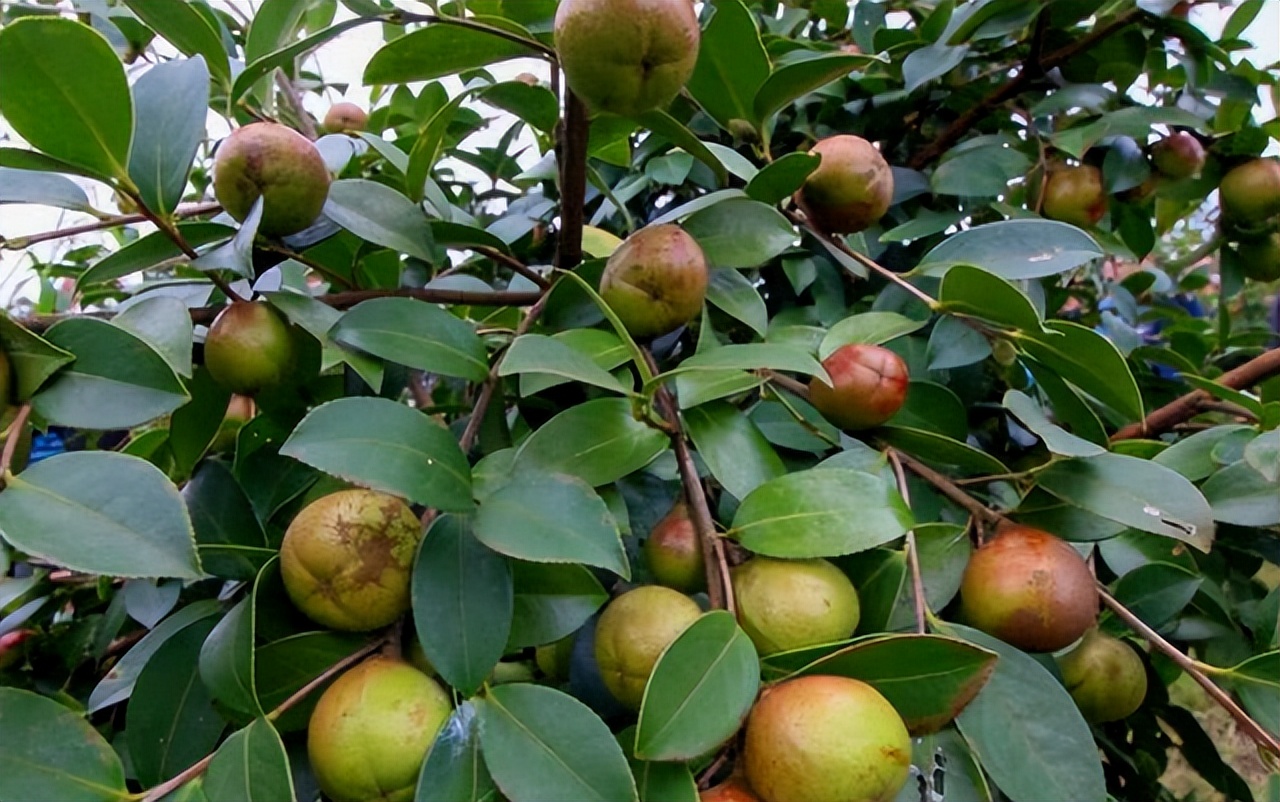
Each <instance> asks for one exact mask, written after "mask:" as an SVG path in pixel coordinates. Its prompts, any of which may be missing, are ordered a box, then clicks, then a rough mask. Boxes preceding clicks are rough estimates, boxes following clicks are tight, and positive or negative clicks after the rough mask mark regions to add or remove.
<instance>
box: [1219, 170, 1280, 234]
mask: <svg viewBox="0 0 1280 802" xmlns="http://www.w3.org/2000/svg"><path fill="white" fill-rule="evenodd" d="M1218 198H1219V200H1220V201H1221V203H1222V215H1223V217H1225V218H1226V219H1227V221H1228V222H1230V223H1234V224H1237V225H1242V226H1245V227H1253V226H1256V225H1259V224H1261V223H1265V222H1266V221H1267V219H1268V218H1270V217H1275V216H1276V215H1277V214H1280V161H1276V160H1275V159H1254V160H1253V161H1249V162H1245V163H1244V164H1242V165H1240V166H1239V167H1236V168H1235V169H1233V170H1231V171H1230V172H1229V173H1227V174H1226V175H1224V176H1223V177H1222V183H1221V184H1219V185H1218Z"/></svg>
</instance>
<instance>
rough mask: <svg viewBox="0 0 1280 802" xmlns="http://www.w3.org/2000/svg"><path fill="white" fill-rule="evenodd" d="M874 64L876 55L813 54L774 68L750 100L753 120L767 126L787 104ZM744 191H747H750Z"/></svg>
mask: <svg viewBox="0 0 1280 802" xmlns="http://www.w3.org/2000/svg"><path fill="white" fill-rule="evenodd" d="M876 61H877V58H876V57H875V56H862V55H851V54H848V53H821V54H817V53H815V54H813V55H812V56H810V57H809V58H805V59H802V60H796V61H789V62H787V63H786V64H783V65H781V66H780V67H778V68H777V69H775V70H774V71H773V74H772V75H770V76H769V77H768V78H767V79H765V81H764V83H763V84H761V85H760V88H759V90H757V91H756V96H755V99H754V100H753V101H752V110H753V111H754V112H755V117H754V120H755V121H756V122H757V123H760V124H762V125H764V124H767V123H768V121H769V118H770V117H771V116H773V114H774V113H775V112H777V111H779V110H780V109H782V108H783V107H785V106H786V105H787V104H788V103H791V102H793V101H795V100H796V99H797V98H800V97H802V96H804V95H807V94H808V93H810V92H812V91H813V90H815V89H820V88H821V87H823V86H826V85H827V84H829V83H831V82H832V81H835V80H837V79H839V78H842V77H843V76H845V75H848V74H849V73H850V72H852V71H854V70H856V69H858V68H859V67H865V66H867V65H869V64H874V63H875V62H876ZM784 158H788V157H784ZM775 164H776V162H775ZM766 169H768V168H766ZM747 191H748V192H750V191H751V190H750V188H748V190H747ZM781 199H782V198H778V200H781ZM761 200H763V198H761ZM771 202H773V203H776V202H777V201H771Z"/></svg>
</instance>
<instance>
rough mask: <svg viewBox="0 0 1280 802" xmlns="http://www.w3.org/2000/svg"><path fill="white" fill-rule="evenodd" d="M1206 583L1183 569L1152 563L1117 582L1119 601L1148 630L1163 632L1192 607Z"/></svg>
mask: <svg viewBox="0 0 1280 802" xmlns="http://www.w3.org/2000/svg"><path fill="white" fill-rule="evenodd" d="M1203 582H1204V579H1203V578H1202V577H1199V576H1196V574H1195V572H1194V571H1193V570H1189V569H1188V568H1185V567H1183V566H1180V565H1173V564H1170V563H1166V562H1152V563H1147V564H1146V565H1141V566H1138V567H1137V568H1134V569H1133V570H1132V571H1129V572H1128V573H1126V574H1125V575H1124V576H1122V577H1120V578H1119V579H1118V580H1116V583H1115V597H1116V599H1118V600H1119V601H1120V603H1121V604H1123V605H1124V606H1125V607H1128V608H1129V611H1130V612H1132V613H1133V614H1134V615H1136V616H1138V618H1140V619H1142V620H1143V621H1145V622H1146V623H1147V625H1148V626H1152V627H1156V628H1163V627H1164V626H1165V625H1166V624H1168V623H1169V622H1171V621H1172V620H1173V619H1174V618H1175V617H1176V616H1177V615H1178V614H1180V613H1181V612H1182V611H1183V610H1184V609H1185V608H1186V606H1187V605H1188V604H1190V603H1191V599H1192V598H1194V597H1195V595H1196V593H1197V592H1198V591H1199V590H1200V586H1201V584H1202V583H1203Z"/></svg>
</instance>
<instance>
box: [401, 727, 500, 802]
mask: <svg viewBox="0 0 1280 802" xmlns="http://www.w3.org/2000/svg"><path fill="white" fill-rule="evenodd" d="M479 725H480V719H479V718H478V717H477V715H476V708H475V705H474V704H473V703H471V702H463V703H462V704H460V705H458V709H456V710H454V711H453V713H452V714H451V715H450V716H449V720H448V721H447V722H445V725H444V727H442V728H441V729H440V732H439V733H438V734H437V735H436V739H435V741H434V742H432V744H431V751H430V752H428V753H427V760H426V762H425V763H423V765H422V773H421V774H420V775H418V792H417V795H416V796H415V797H414V802H492V800H494V799H496V797H497V789H496V788H495V787H494V785H493V778H492V777H490V776H489V770H488V769H487V768H485V764H484V759H483V758H482V757H481V755H480V726H479Z"/></svg>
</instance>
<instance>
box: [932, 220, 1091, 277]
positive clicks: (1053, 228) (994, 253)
mask: <svg viewBox="0 0 1280 802" xmlns="http://www.w3.org/2000/svg"><path fill="white" fill-rule="evenodd" d="M1102 256H1103V251H1102V248H1100V247H1099V246H1098V243H1097V242H1095V241H1094V239H1093V238H1092V237H1090V236H1089V235H1088V234H1086V233H1084V232H1083V231H1081V230H1080V229H1078V228H1076V227H1075V226H1072V225H1067V224H1066V223H1059V222H1057V221H1054V220H1004V221H1002V222H999V223H988V224H986V225H983V226H975V227H973V228H969V229H965V230H964V231H961V232H959V233H957V234H954V235H952V236H950V237H947V238H946V239H945V240H943V241H942V243H941V244H939V245H937V246H936V247H934V248H933V250H931V251H929V252H928V253H926V254H925V255H924V258H923V259H921V260H920V265H919V267H918V268H917V270H919V271H920V272H923V273H935V272H941V271H943V270H946V269H947V268H948V267H950V266H951V265H956V264H968V265H981V266H982V268H983V269H985V270H988V271H990V272H992V273H995V274H996V275H997V276H1000V277H1002V278H1005V279H1009V280H1014V279H1024V278H1041V277H1043V276H1054V275H1057V274H1058V273H1065V272H1066V271H1068V270H1072V269H1074V268H1077V267H1079V266H1080V265H1082V264H1085V263H1087V262H1091V261H1093V260H1094V259H1100V258H1102Z"/></svg>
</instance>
